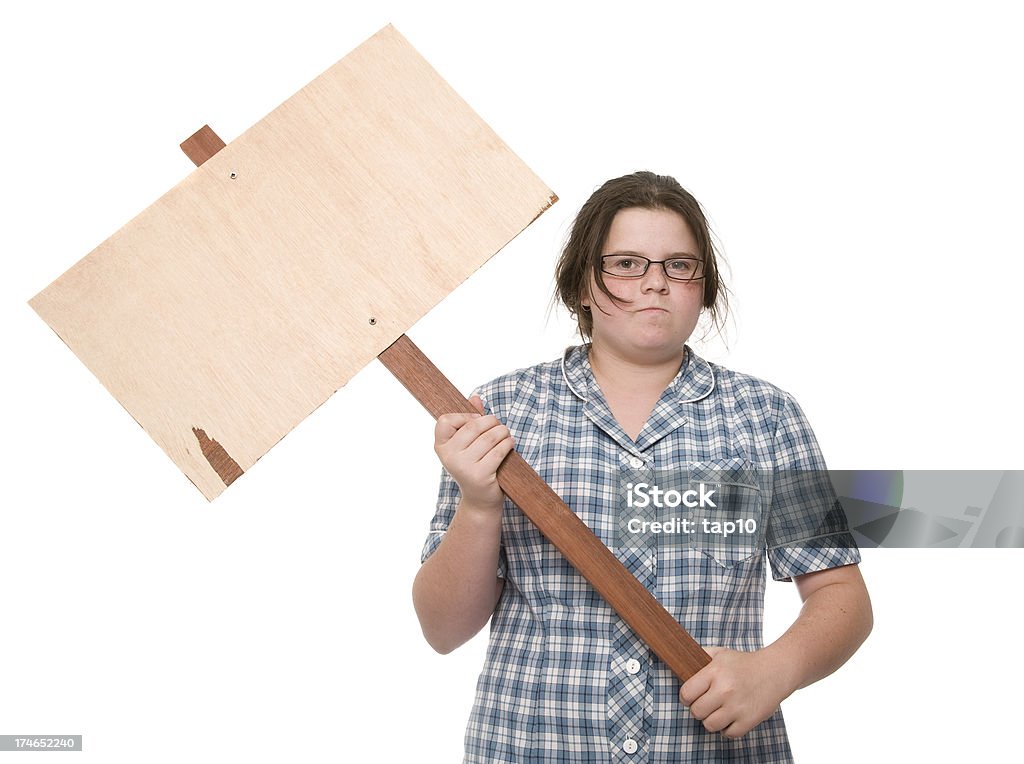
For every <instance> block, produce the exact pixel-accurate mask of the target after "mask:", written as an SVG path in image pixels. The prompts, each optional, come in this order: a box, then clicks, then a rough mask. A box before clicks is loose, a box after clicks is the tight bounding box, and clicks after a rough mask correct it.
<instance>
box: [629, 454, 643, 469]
mask: <svg viewBox="0 0 1024 764" xmlns="http://www.w3.org/2000/svg"><path fill="white" fill-rule="evenodd" d="M629 466H630V467H634V468H640V467H643V466H644V460H643V459H640V458H638V457H636V456H631V457H629Z"/></svg>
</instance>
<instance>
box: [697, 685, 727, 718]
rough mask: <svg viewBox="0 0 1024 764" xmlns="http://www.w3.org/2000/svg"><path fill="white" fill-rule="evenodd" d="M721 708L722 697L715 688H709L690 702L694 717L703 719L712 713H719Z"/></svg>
mask: <svg viewBox="0 0 1024 764" xmlns="http://www.w3.org/2000/svg"><path fill="white" fill-rule="evenodd" d="M721 708H722V698H720V697H719V696H718V695H717V694H716V693H715V692H714V691H713V690H709V691H708V692H705V693H704V694H703V695H701V696H700V697H699V698H697V699H696V700H695V701H693V703H691V704H690V714H692V715H693V718H694V719H700V720H701V721H703V720H705V719H707V718H708V717H710V716H711V715H712V714H715V713H717V712H718V710H719V709H721Z"/></svg>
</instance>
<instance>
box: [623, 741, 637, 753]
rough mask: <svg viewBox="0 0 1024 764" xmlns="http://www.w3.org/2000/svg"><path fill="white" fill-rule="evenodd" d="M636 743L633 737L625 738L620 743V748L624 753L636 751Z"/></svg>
mask: <svg viewBox="0 0 1024 764" xmlns="http://www.w3.org/2000/svg"><path fill="white" fill-rule="evenodd" d="M636 749H637V744H636V741H635V740H634V739H633V738H631V737H630V738H626V742H624V743H623V744H622V750H623V751H625V752H626V753H636Z"/></svg>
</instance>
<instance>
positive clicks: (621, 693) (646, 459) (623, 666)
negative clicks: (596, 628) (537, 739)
mask: <svg viewBox="0 0 1024 764" xmlns="http://www.w3.org/2000/svg"><path fill="white" fill-rule="evenodd" d="M586 414H587V416H588V417H589V418H590V419H591V421H593V422H594V423H595V424H596V425H597V426H598V427H600V428H601V429H602V430H603V431H604V432H605V433H606V434H608V435H609V436H610V437H611V439H612V440H613V441H614V446H610V447H613V448H615V449H616V450H617V451H618V462H619V466H620V469H621V470H622V473H623V477H624V478H625V479H624V480H622V481H620V482H621V484H625V483H626V482H633V483H640V482H644V481H647V482H650V481H651V480H652V478H653V476H654V472H653V470H654V464H653V459H652V458H651V457H650V456H647V455H645V454H644V453H643V452H641V451H640V450H639V449H638V448H637V446H636V444H635V443H634V442H633V441H632V440H631V439H630V438H629V437H628V436H627V435H626V433H625V431H623V430H622V428H621V427H620V426H619V424H618V422H616V421H615V418H614V417H613V416H612V415H611V411H610V410H609V408H608V405H607V403H606V402H605V401H604V399H603V397H602V396H601V395H600V394H599V393H598V394H596V395H592V397H591V398H590V400H589V401H588V406H587V407H586ZM617 499H618V500H619V501H623V500H624V497H622V496H619V497H617ZM612 551H613V552H614V553H615V556H616V557H617V558H618V559H619V561H620V562H622V564H623V565H624V566H625V567H626V569H627V570H628V571H629V572H630V573H632V574H633V575H634V576H635V577H636V578H637V580H638V581H639V582H640V583H641V584H643V586H644V587H645V588H646V589H647V590H648V591H650V592H652V593H653V592H654V591H655V588H656V585H657V565H658V560H657V545H656V544H637V545H633V546H630V545H620V546H618V547H616V548H614V549H613V550H612ZM609 648H610V650H609V665H608V684H607V692H606V698H607V700H606V703H607V724H608V745H609V749H610V751H609V752H610V755H611V759H612V761H614V762H617V763H621V764H635V763H636V762H644V761H647V760H648V754H649V751H650V746H649V737H648V731H647V720H648V719H650V717H651V714H652V713H653V711H654V695H653V692H652V687H651V668H652V667H651V652H650V650H649V649H648V647H647V645H646V644H644V642H643V641H642V640H641V639H640V638H639V637H637V636H636V634H635V633H634V632H633V630H632V629H631V628H630V627H629V625H628V624H626V622H625V621H623V620H622V619H621V618H614V619H612V622H611V627H610V633H609Z"/></svg>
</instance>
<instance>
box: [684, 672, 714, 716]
mask: <svg viewBox="0 0 1024 764" xmlns="http://www.w3.org/2000/svg"><path fill="white" fill-rule="evenodd" d="M709 665H710V664H709ZM710 687H711V672H710V671H708V666H705V667H704V668H702V669H701V670H700V671H698V672H697V673H696V674H694V675H693V676H691V677H690V678H689V679H687V680H686V681H685V682H683V686H682V687H680V688H679V700H680V702H682V703H683V704H684V705H687V706H688V705H690V704H691V703H693V702H694V701H695V700H697V698H699V697H700V696H701V695H703V694H704V693H706V692H707V691H708V688H710Z"/></svg>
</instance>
